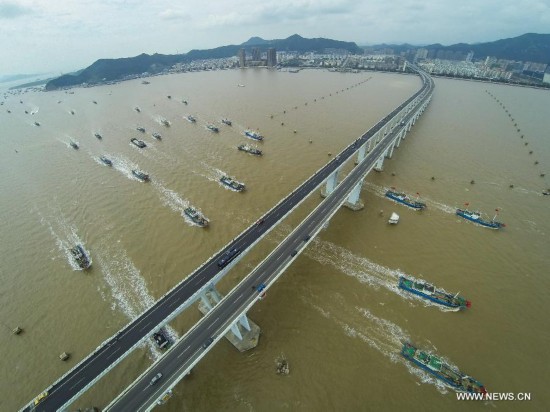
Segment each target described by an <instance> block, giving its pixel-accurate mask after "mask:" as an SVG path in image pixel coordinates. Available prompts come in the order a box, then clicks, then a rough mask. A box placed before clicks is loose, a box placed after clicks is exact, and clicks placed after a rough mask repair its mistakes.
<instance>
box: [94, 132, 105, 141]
mask: <svg viewBox="0 0 550 412" xmlns="http://www.w3.org/2000/svg"><path fill="white" fill-rule="evenodd" d="M94 136H95V137H96V138H97V139H99V140H101V139H102V138H103V136H101V135H100V134H99V133H94Z"/></svg>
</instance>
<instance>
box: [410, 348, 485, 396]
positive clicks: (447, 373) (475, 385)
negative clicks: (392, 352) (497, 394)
mask: <svg viewBox="0 0 550 412" xmlns="http://www.w3.org/2000/svg"><path fill="white" fill-rule="evenodd" d="M401 354H402V355H403V357H404V358H405V359H407V360H409V361H411V362H412V363H414V364H415V365H417V366H419V367H421V368H422V369H424V370H425V371H427V372H429V373H431V374H432V375H434V376H435V377H436V378H438V379H439V380H441V381H443V382H445V383H447V384H448V385H450V386H451V387H452V388H453V389H455V390H456V391H458V392H473V393H487V390H486V389H485V387H484V386H483V384H482V383H481V382H479V381H477V380H475V379H474V378H472V377H470V376H468V375H465V374H463V373H462V372H460V371H459V370H457V369H455V368H453V367H451V366H449V365H448V364H446V363H445V362H444V361H443V359H441V358H439V357H437V356H435V355H432V354H430V353H428V352H425V351H422V350H420V349H417V348H416V347H414V346H413V345H411V344H410V343H404V344H403V348H402V349H401Z"/></svg>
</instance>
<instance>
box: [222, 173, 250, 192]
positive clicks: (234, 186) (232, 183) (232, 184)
mask: <svg viewBox="0 0 550 412" xmlns="http://www.w3.org/2000/svg"><path fill="white" fill-rule="evenodd" d="M220 182H221V183H222V184H224V185H225V186H227V187H229V188H230V189H231V190H234V191H236V192H242V191H243V190H244V189H245V185H244V183H241V182H237V181H236V180H234V179H231V178H230V177H229V176H222V177H221V178H220Z"/></svg>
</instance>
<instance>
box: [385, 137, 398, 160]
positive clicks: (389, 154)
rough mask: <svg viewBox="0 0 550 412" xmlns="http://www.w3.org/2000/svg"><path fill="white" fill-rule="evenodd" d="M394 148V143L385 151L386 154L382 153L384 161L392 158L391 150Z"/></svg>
mask: <svg viewBox="0 0 550 412" xmlns="http://www.w3.org/2000/svg"><path fill="white" fill-rule="evenodd" d="M394 147H395V141H394V142H393V143H392V144H391V145H390V146H389V147H388V148H387V149H386V152H385V153H384V155H385V157H386V159H391V157H392V156H393V148H394Z"/></svg>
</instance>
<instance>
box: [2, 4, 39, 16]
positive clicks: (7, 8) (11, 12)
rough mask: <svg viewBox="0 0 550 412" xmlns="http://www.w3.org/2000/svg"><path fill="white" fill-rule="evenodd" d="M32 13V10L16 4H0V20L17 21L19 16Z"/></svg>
mask: <svg viewBox="0 0 550 412" xmlns="http://www.w3.org/2000/svg"><path fill="white" fill-rule="evenodd" d="M31 13H32V10H31V9H29V8H27V7H25V6H21V5H20V4H17V3H15V2H11V1H3V2H1V3H0V19H15V18H17V17H19V16H23V15H25V14H31Z"/></svg>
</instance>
